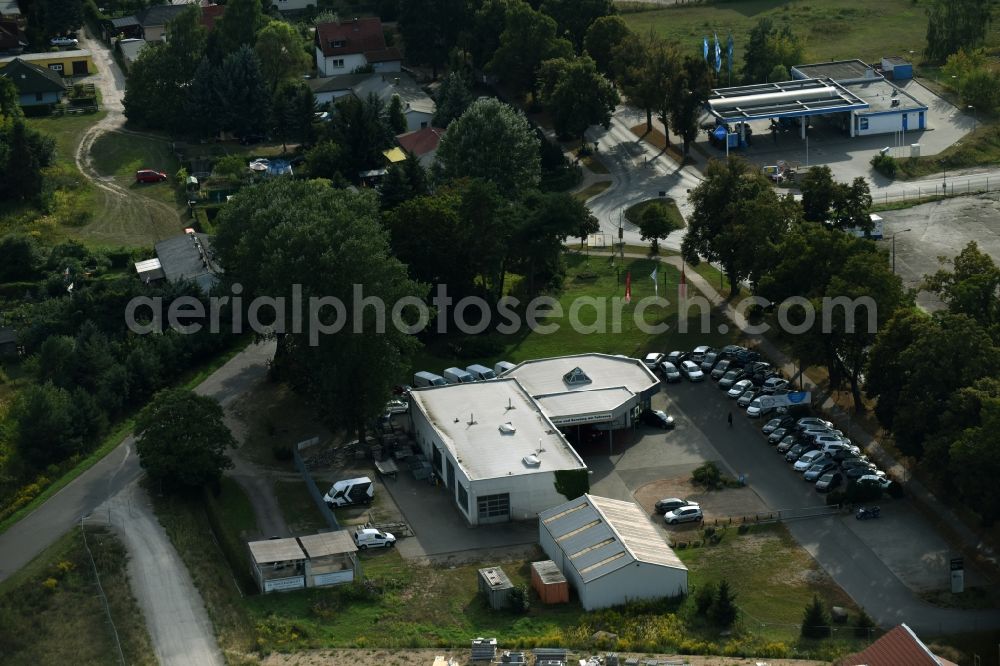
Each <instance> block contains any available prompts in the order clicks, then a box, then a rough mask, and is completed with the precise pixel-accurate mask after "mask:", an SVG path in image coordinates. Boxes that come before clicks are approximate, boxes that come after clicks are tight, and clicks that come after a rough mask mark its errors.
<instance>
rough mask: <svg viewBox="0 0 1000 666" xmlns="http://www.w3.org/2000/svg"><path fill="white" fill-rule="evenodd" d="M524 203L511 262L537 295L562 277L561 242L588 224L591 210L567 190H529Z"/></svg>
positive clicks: (529, 289)
mask: <svg viewBox="0 0 1000 666" xmlns="http://www.w3.org/2000/svg"><path fill="white" fill-rule="evenodd" d="M521 206H522V211H523V212H520V213H519V215H520V216H521V220H522V221H521V223H520V224H519V225H518V226H517V228H516V229H515V230H514V232H513V235H512V238H511V248H510V251H509V253H508V263H509V266H510V268H511V269H512V270H515V271H516V272H518V273H520V274H521V275H524V276H525V278H526V280H527V285H528V294H529V295H531V296H534V295H536V294H537V293H538V292H539V291H540V290H541V289H543V288H545V287H548V286H550V285H552V284H555V283H557V282H558V281H559V279H560V278H561V277H562V273H563V266H562V263H561V260H562V246H563V245H564V244H565V242H566V239H567V238H569V237H570V236H575V235H577V234H578V233H579V232H580V229H581V228H583V227H584V225H586V224H587V222H588V220H587V216H589V215H590V213H589V211H588V210H587V208H586V207H585V206H583V205H581V204H580V202H579V201H578V200H574V197H573V195H571V194H568V193H566V192H550V193H542V192H537V191H533V192H529V193H528V194H527V196H525V197H524V199H523V201H522V202H521Z"/></svg>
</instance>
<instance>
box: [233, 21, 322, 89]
mask: <svg viewBox="0 0 1000 666" xmlns="http://www.w3.org/2000/svg"><path fill="white" fill-rule="evenodd" d="M227 11H228V10H227ZM224 18H225V17H223V19H224ZM254 52H255V53H256V54H257V59H258V60H259V61H260V70H261V75H262V76H263V77H264V81H265V82H266V83H267V86H268V89H269V90H270V91H271V92H272V93H273V92H275V91H276V90H277V89H278V86H279V85H280V84H281V83H282V82H284V81H288V80H290V79H301V77H302V73H303V72H306V71H308V70H309V68H310V66H311V64H312V61H311V59H310V57H309V54H308V53H306V51H305V49H304V48H303V41H302V37H300V36H299V33H298V31H297V30H295V28H293V27H292V26H291V24H289V23H285V22H284V21H271V22H270V23H268V24H267V25H265V26H264V27H263V28H261V30H260V32H259V33H257V42H256V44H255V45H254Z"/></svg>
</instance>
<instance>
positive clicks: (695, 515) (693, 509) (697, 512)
mask: <svg viewBox="0 0 1000 666" xmlns="http://www.w3.org/2000/svg"><path fill="white" fill-rule="evenodd" d="M704 518H705V516H704V515H702V513H701V507H700V506H698V505H693V506H682V507H680V508H678V509H674V510H673V511H667V513H666V514H665V515H664V516H663V520H664V521H665V522H666V523H667V525H676V524H677V523H691V522H696V523H697V522H701V521H702V520H703V519H704Z"/></svg>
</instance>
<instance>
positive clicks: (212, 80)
mask: <svg viewBox="0 0 1000 666" xmlns="http://www.w3.org/2000/svg"><path fill="white" fill-rule="evenodd" d="M220 87H221V82H220V81H219V68H218V67H216V66H215V65H214V64H213V63H212V61H211V60H209V59H208V58H202V59H201V63H200V64H199V65H198V69H196V70H195V72H194V78H193V79H191V85H190V87H189V88H188V91H187V99H186V100H185V102H184V106H185V109H186V110H187V116H188V119H189V123H190V126H189V129H190V130H191V131H192V133H193V134H195V135H196V136H198V137H201V138H207V137H211V136H217V135H218V134H219V131H220V130H221V129H222V127H223V118H222V117H221V115H220V114H219V108H220V107H221V106H222V104H223V102H222V100H221V99H220V97H219V89H220Z"/></svg>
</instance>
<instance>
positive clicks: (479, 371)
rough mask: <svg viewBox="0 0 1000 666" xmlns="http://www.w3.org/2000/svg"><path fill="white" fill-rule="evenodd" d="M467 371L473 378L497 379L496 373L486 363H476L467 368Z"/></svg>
mask: <svg viewBox="0 0 1000 666" xmlns="http://www.w3.org/2000/svg"><path fill="white" fill-rule="evenodd" d="M465 371H466V372H468V373H469V374H470V375H472V377H473V379H475V380H477V381H479V380H482V379H496V378H497V376H496V373H495V372H493V371H492V370H490V369H489V368H487V367H486V366H485V365H479V364H478V363H474V364H472V365H470V366H468V367H466V368H465Z"/></svg>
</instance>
